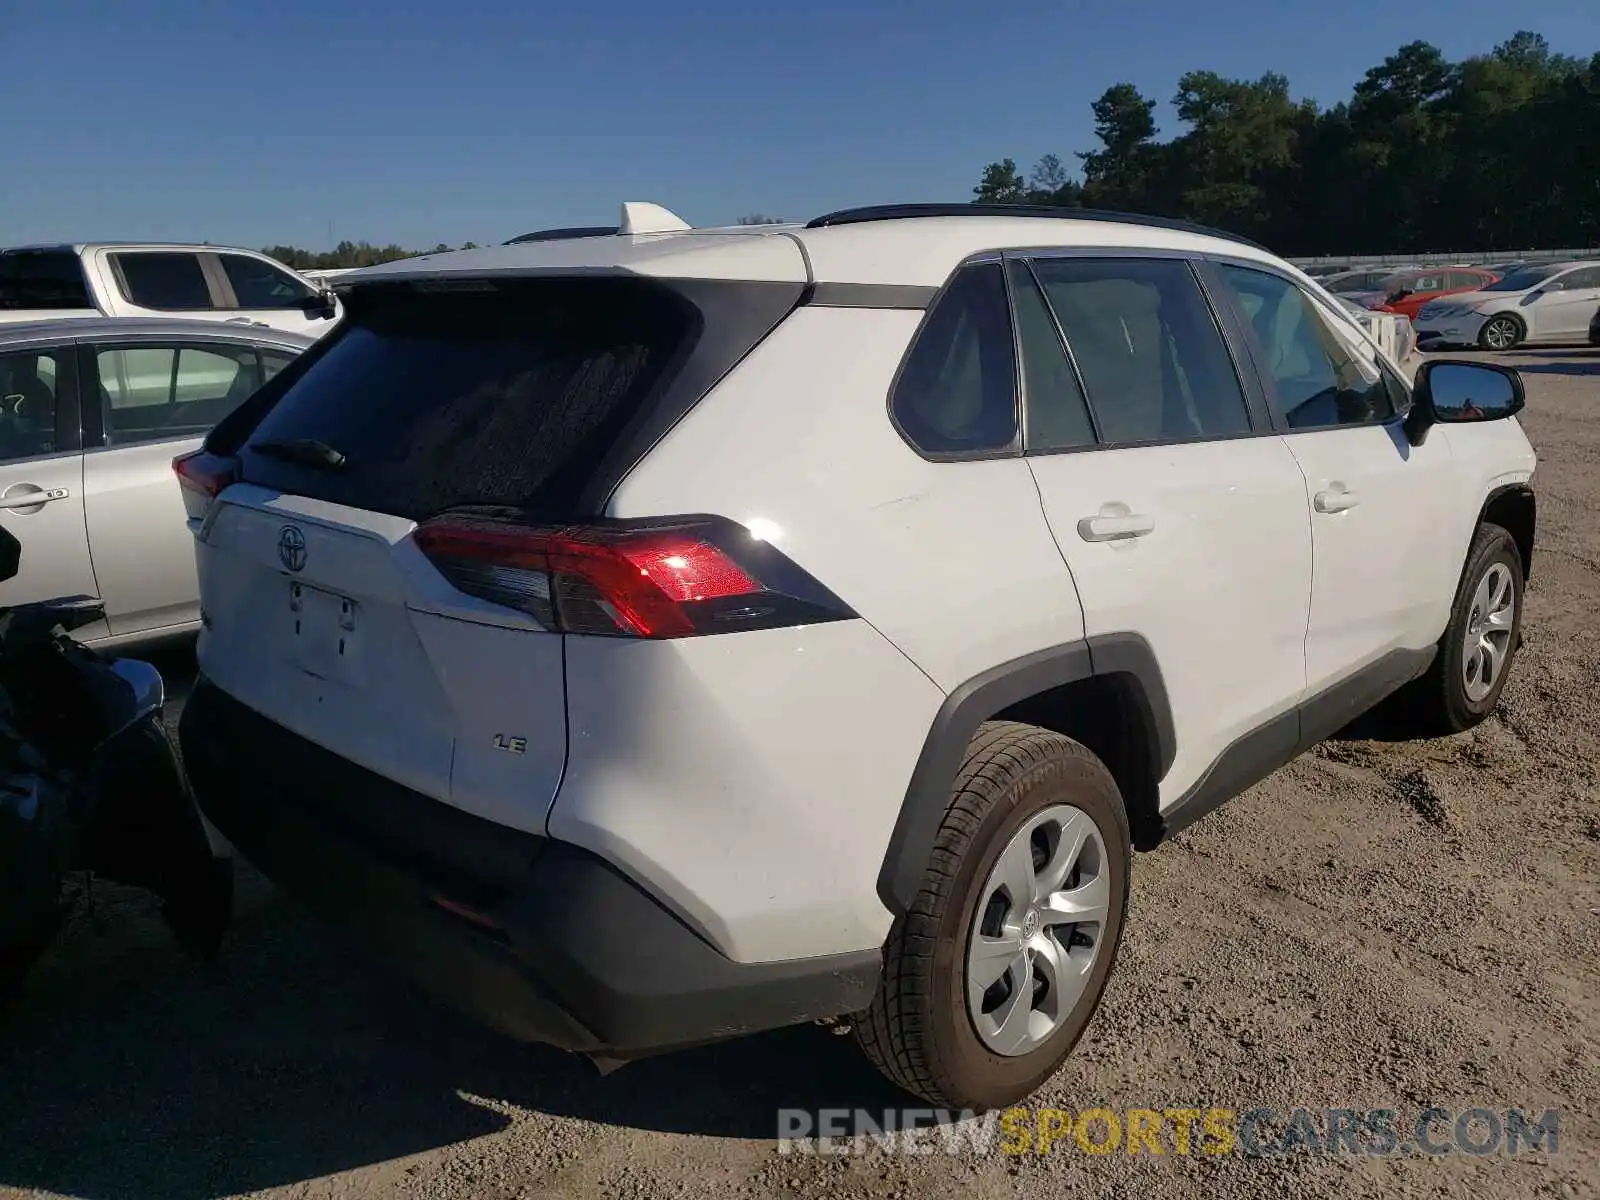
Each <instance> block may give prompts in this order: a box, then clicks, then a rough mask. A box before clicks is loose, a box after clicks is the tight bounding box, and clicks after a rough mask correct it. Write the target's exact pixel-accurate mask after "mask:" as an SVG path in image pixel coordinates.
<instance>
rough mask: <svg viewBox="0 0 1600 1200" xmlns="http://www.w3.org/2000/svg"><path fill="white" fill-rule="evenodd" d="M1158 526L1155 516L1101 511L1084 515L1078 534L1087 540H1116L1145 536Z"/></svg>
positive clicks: (1079, 523)
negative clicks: (1092, 514) (1097, 513)
mask: <svg viewBox="0 0 1600 1200" xmlns="http://www.w3.org/2000/svg"><path fill="white" fill-rule="evenodd" d="M1155 527H1156V519H1155V518H1154V517H1147V516H1143V515H1142V514H1140V513H1126V514H1120V515H1113V514H1109V513H1101V514H1099V515H1097V516H1093V517H1084V518H1083V519H1082V520H1081V521H1079V522H1078V536H1079V537H1081V538H1082V539H1083V540H1084V541H1086V542H1116V541H1121V540H1123V539H1124V538H1136V537H1143V536H1144V535H1145V534H1147V533H1150V532H1152V531H1153V530H1154V529H1155Z"/></svg>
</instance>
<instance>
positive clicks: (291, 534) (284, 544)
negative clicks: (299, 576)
mask: <svg viewBox="0 0 1600 1200" xmlns="http://www.w3.org/2000/svg"><path fill="white" fill-rule="evenodd" d="M278 559H279V561H281V562H282V563H283V565H284V566H286V567H288V568H289V570H291V571H299V570H302V569H304V567H305V565H306V535H305V534H303V533H301V532H300V530H299V529H298V528H297V527H296V526H294V525H285V526H284V527H283V528H282V529H280V530H278Z"/></svg>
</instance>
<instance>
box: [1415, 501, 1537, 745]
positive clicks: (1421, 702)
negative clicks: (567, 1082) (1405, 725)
mask: <svg viewBox="0 0 1600 1200" xmlns="http://www.w3.org/2000/svg"><path fill="white" fill-rule="evenodd" d="M1522 591H1523V578H1522V553H1521V551H1519V550H1518V549H1517V543H1516V542H1515V541H1514V540H1513V539H1512V537H1511V535H1510V534H1509V533H1508V532H1506V530H1504V529H1502V528H1501V527H1500V526H1498V525H1483V526H1480V527H1479V529H1478V533H1477V536H1476V537H1475V538H1473V540H1472V548H1471V549H1470V550H1469V551H1468V552H1467V565H1466V568H1465V570H1463V571H1462V574H1461V583H1460V585H1459V586H1458V587H1457V589H1456V598H1455V604H1454V606H1453V607H1452V608H1451V610H1450V623H1449V624H1448V625H1447V626H1445V631H1444V636H1443V637H1442V638H1440V639H1439V648H1438V651H1437V653H1436V654H1435V656H1434V660H1433V665H1432V666H1431V667H1429V668H1428V671H1427V674H1425V675H1423V677H1422V678H1421V679H1419V680H1417V682H1416V683H1414V684H1412V685H1411V687H1410V688H1409V689H1408V690H1409V692H1410V696H1409V697H1408V698H1409V699H1410V701H1411V713H1410V715H1411V716H1412V717H1414V718H1415V719H1416V721H1417V722H1418V723H1420V724H1421V726H1422V730H1421V732H1426V733H1433V734H1450V733H1460V732H1462V731H1463V730H1466V729H1470V728H1472V727H1473V726H1474V725H1476V724H1478V722H1480V721H1482V720H1483V719H1484V718H1485V717H1487V716H1488V715H1489V714H1490V713H1492V712H1493V711H1494V708H1495V705H1496V704H1498V703H1499V702H1500V693H1501V692H1502V691H1504V690H1505V686H1506V679H1507V678H1508V677H1509V676H1510V674H1511V661H1512V659H1513V658H1514V657H1515V656H1516V653H1517V646H1518V645H1519V643H1520V641H1521V636H1522Z"/></svg>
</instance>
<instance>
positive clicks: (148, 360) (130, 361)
mask: <svg viewBox="0 0 1600 1200" xmlns="http://www.w3.org/2000/svg"><path fill="white" fill-rule="evenodd" d="M95 364H96V366H97V367H98V369H99V375H100V411H101V420H102V427H103V429H104V431H105V433H104V440H105V444H106V445H108V446H127V445H133V444H136V443H139V442H162V441H173V440H177V439H181V438H194V437H200V436H202V435H203V434H205V433H206V432H207V431H208V430H210V428H211V427H212V426H213V425H215V424H216V423H217V422H218V421H220V420H221V419H222V418H223V417H225V416H227V415H228V414H229V413H230V412H232V411H233V410H234V409H235V408H236V407H237V406H238V405H239V404H241V403H242V402H243V401H244V400H245V399H246V398H247V397H248V396H249V395H250V394H251V393H252V392H254V391H255V390H256V388H257V387H259V386H260V383H261V377H260V372H259V370H258V368H257V366H256V352H255V351H254V350H253V349H251V348H249V347H247V346H241V347H232V346H226V347H224V346H211V347H205V348H202V347H199V346H139V347H129V348H128V349H124V350H101V351H100V352H99V353H97V354H96V355H95Z"/></svg>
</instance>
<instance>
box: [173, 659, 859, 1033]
mask: <svg viewBox="0 0 1600 1200" xmlns="http://www.w3.org/2000/svg"><path fill="white" fill-rule="evenodd" d="M180 737H181V740H182V744H183V752H184V758H185V761H186V764H187V765H188V769H189V774H190V778H191V779H192V781H193V783H194V787H195V792H196V795H197V796H198V798H199V801H200V805H201V808H202V809H203V810H204V812H205V814H206V816H207V817H208V818H209V819H210V820H211V821H212V823H213V824H215V825H216V826H217V828H218V829H219V830H221V832H222V833H223V835H224V836H226V837H227V838H228V840H229V841H231V842H232V843H233V844H234V845H235V846H236V847H237V848H238V850H239V851H240V853H242V854H243V855H244V856H245V857H246V858H248V859H249V860H250V861H251V862H252V863H254V864H255V865H256V866H257V867H259V868H260V869H261V870H262V871H263V872H265V873H266V874H267V875H268V876H269V877H271V878H272V879H273V880H275V881H276V882H277V883H279V884H280V885H281V886H283V887H284V888H286V889H287V890H288V891H290V892H293V893H296V894H298V895H299V896H301V897H302V898H304V899H306V900H307V901H309V902H310V903H311V904H312V906H313V907H314V908H316V909H318V910H319V911H320V912H321V913H322V914H323V915H325V916H327V917H328V918H330V919H331V920H333V921H335V922H336V923H338V924H341V925H343V926H345V927H346V928H347V929H349V930H351V931H352V932H353V933H354V934H355V935H356V937H357V939H358V940H359V941H360V942H362V943H363V944H366V945H368V946H370V947H372V948H373V949H375V950H377V951H379V952H380V953H381V954H382V955H383V956H385V957H388V958H390V959H392V960H394V961H395V962H397V963H398V964H399V965H401V966H402V967H403V968H404V969H405V970H406V971H407V972H408V973H409V974H411V975H412V976H413V977H414V978H415V979H416V980H417V982H418V983H420V984H421V985H422V986H423V987H424V988H425V989H426V990H428V991H430V992H432V993H434V994H435V995H437V996H439V997H440V998H441V999H443V1000H445V1001H446V1002H448V1003H450V1004H452V1005H453V1006H455V1007H457V1008H459V1009H461V1010H463V1011H464V1012H466V1013H468V1014H470V1015H472V1016H474V1017H476V1018H477V1019H479V1020H481V1021H483V1022H484V1023H486V1024H488V1025H490V1026H493V1027H494V1028H496V1029H499V1030H500V1031H502V1032H504V1033H507V1034H509V1035H511V1036H512V1037H515V1038H518V1039H520V1040H523V1041H533V1042H544V1043H549V1044H551V1045H555V1046H559V1047H561V1048H563V1049H567V1050H578V1051H584V1052H590V1053H607V1054H611V1055H615V1056H619V1057H626V1056H628V1055H633V1054H641V1053H646V1052H649V1051H654V1050H664V1049H670V1048H672V1047H676V1046H685V1045H692V1044H697V1043H701V1042H707V1041H714V1040H719V1039H722V1038H727V1037H735V1036H739V1035H742V1034H747V1033H754V1032H758V1031H760V1030H764V1029H774V1028H778V1027H780V1026H784V1025H792V1024H798V1023H801V1022H804V1021H808V1020H814V1019H816V1018H818V1017H828V1016H838V1015H841V1014H844V1013H849V1012H855V1011H859V1010H861V1009H863V1008H865V1007H866V1006H867V1005H868V1004H869V1003H870V1002H871V999H872V995H873V992H874V990H875V989H876V987H877V982H878V975H879V969H880V966H879V957H878V954H877V952H875V951H866V952H862V953H858V954H848V955H838V956H831V957H828V958H811V959H802V960H797V961H790V962H776V963H757V964H749V963H736V962H733V961H732V960H730V959H728V958H727V957H726V956H724V955H723V954H722V953H720V952H719V951H717V950H716V949H714V948H713V947H712V946H711V945H710V944H709V943H707V942H705V941H704V940H702V939H701V938H700V937H699V936H698V935H696V934H695V933H694V932H693V931H692V930H691V929H690V928H689V927H688V926H687V925H685V924H684V923H683V922H682V921H680V920H679V919H678V918H677V917H676V916H675V915H673V914H672V913H671V912H669V911H668V910H667V909H666V908H664V907H663V906H662V905H661V904H659V903H658V902H657V901H656V900H655V899H654V898H653V897H651V896H650V895H649V894H647V893H646V892H644V891H643V890H642V889H640V888H639V887H638V886H637V885H636V884H634V883H633V882H632V881H631V880H629V879H628V878H626V877H625V876H623V875H622V874H621V873H620V872H618V871H617V870H615V869H614V868H613V867H611V866H610V865H609V864H608V863H606V862H605V861H604V860H602V859H600V858H599V857H597V856H595V855H593V854H591V853H589V852H587V851H585V850H581V849H579V848H577V847H575V846H572V845H570V844H568V843H564V842H559V841H555V840H553V839H549V838H542V837H536V836H533V835H531V834H527V833H522V832H519V831H516V830H512V829H509V828H507V827H505V826H501V825H497V824H495V823H493V822H490V821H485V820H483V819H481V818H479V817H475V816H472V815H470V814H468V813H465V812H462V811H461V810H459V809H455V808H452V807H451V806H449V805H447V804H442V803H440V802H438V801H436V800H433V799H431V798H429V797H426V796H423V795H421V794H420V793H417V792H414V791H411V790H409V789H407V788H404V787H402V786H400V785H399V784H396V783H394V782H392V781H390V780H388V779H385V778H383V777H382V776H380V775H377V774H374V773H373V772H370V771H367V770H365V769H364V768H362V767H359V766H357V765H355V764H354V763H351V762H349V761H347V760H345V759H343V758H340V757H339V756H337V755H335V754H331V753H329V752H328V751H326V750H324V749H322V748H321V747H319V746H316V745H315V744H314V743H312V742H309V741H307V740H306V739H304V738H301V737H299V736H298V735H296V734H294V733H292V732H290V731H289V730H287V729H285V728H283V727H282V726H280V725H277V724H276V723H274V722H272V721H269V720H268V719H266V718H265V717H263V716H261V715H260V714H258V713H256V712H254V711H253V710H252V709H250V708H248V707H246V706H245V705H243V704H241V703H240V702H239V701H237V700H235V699H233V698H232V697H231V696H229V695H227V694H226V693H225V692H223V691H222V690H221V689H220V688H218V687H217V686H216V685H215V684H213V683H211V682H210V681H209V680H206V679H205V678H203V677H202V678H201V679H200V680H199V681H198V683H197V685H196V687H195V689H194V692H193V693H192V695H191V696H190V698H189V701H188V703H187V704H186V705H185V708H184V713H183V718H182V722H181V724H180Z"/></svg>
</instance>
